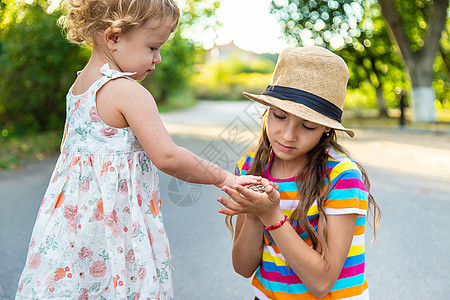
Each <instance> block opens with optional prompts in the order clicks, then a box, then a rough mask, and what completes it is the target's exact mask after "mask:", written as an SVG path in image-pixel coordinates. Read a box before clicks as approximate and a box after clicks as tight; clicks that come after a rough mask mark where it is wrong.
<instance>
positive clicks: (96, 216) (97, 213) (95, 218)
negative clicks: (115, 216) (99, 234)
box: [92, 209, 103, 221]
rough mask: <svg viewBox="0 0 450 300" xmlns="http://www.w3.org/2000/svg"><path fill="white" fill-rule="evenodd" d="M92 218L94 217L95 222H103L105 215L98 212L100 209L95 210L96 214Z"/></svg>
mask: <svg viewBox="0 0 450 300" xmlns="http://www.w3.org/2000/svg"><path fill="white" fill-rule="evenodd" d="M92 216H93V217H94V220H95V221H101V220H103V213H102V212H101V211H100V210H98V209H95V210H94V213H93V215H92Z"/></svg>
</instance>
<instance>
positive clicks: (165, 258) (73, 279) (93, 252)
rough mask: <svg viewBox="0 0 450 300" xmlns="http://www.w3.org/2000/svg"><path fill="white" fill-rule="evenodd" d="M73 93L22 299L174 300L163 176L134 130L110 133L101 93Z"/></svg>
mask: <svg viewBox="0 0 450 300" xmlns="http://www.w3.org/2000/svg"><path fill="white" fill-rule="evenodd" d="M101 73H102V74H103V75H104V76H103V77H102V78H100V79H99V80H97V81H96V82H95V83H93V84H92V86H91V87H90V88H89V89H88V90H87V91H86V92H84V93H83V94H81V95H74V94H73V93H72V88H70V90H69V93H68V95H67V111H66V113H67V119H66V129H65V138H64V139H63V142H62V145H61V155H60V156H59V158H58V161H57V163H56V167H55V169H54V171H53V174H52V177H51V181H50V183H49V186H48V188H47V191H46V193H45V196H44V199H43V201H42V204H41V207H40V209H39V213H38V216H37V220H36V224H35V226H34V229H33V234H32V237H31V242H30V245H29V250H28V256H27V260H26V263H25V268H24V270H23V272H22V275H21V278H20V280H19V287H18V290H17V295H16V299H151V300H153V299H172V298H173V287H172V275H171V268H172V267H171V262H170V254H169V242H168V239H167V235H166V232H165V230H164V226H163V220H162V215H161V203H160V194H159V188H158V175H157V169H156V167H155V166H154V165H153V164H152V162H151V161H150V160H149V158H148V156H147V154H146V153H145V152H144V150H143V148H142V146H141V144H140V143H139V141H138V140H137V139H136V137H135V135H134V134H133V132H132V130H131V128H114V127H111V126H108V125H106V124H105V123H104V122H103V121H102V120H101V119H100V117H99V115H98V113H97V108H96V93H97V91H98V90H99V89H100V88H101V87H102V86H103V85H104V84H105V83H107V82H109V81H110V80H113V79H115V78H119V77H126V78H128V79H130V80H133V79H131V78H129V77H127V76H128V75H132V74H130V73H122V72H118V71H115V70H111V69H110V68H109V66H108V64H105V65H104V66H103V67H102V68H101Z"/></svg>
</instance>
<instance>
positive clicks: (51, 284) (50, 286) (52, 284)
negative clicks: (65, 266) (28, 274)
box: [45, 274, 55, 292]
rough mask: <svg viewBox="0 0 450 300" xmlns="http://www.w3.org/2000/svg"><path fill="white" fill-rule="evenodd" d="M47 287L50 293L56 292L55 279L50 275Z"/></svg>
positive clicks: (46, 283) (46, 282)
mask: <svg viewBox="0 0 450 300" xmlns="http://www.w3.org/2000/svg"><path fill="white" fill-rule="evenodd" d="M45 286H46V287H47V288H48V290H49V291H50V292H54V291H55V277H54V276H53V275H52V274H50V275H49V276H48V277H47V279H46V280H45Z"/></svg>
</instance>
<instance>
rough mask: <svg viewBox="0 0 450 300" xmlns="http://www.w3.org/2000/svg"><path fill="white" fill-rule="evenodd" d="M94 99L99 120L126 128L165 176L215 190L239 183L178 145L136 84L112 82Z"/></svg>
mask: <svg viewBox="0 0 450 300" xmlns="http://www.w3.org/2000/svg"><path fill="white" fill-rule="evenodd" d="M97 99H98V104H97V105H98V106H99V114H100V116H101V118H102V119H103V120H104V121H105V122H107V124H108V125H111V126H116V127H119V126H117V124H120V125H121V127H126V126H129V127H130V128H131V129H132V130H133V132H134V134H135V135H136V137H137V139H138V140H139V142H140V143H141V144H142V146H143V147H144V150H145V152H146V153H147V155H148V156H149V158H150V160H151V161H152V162H153V163H154V164H155V166H156V167H157V168H158V169H160V170H161V171H163V172H164V173H167V174H169V175H171V176H174V177H177V178H179V179H181V180H184V181H189V182H192V183H202V184H214V185H216V186H218V187H221V186H223V185H224V184H227V183H230V182H235V181H236V180H238V179H237V178H238V177H237V176H235V175H233V174H231V173H230V172H227V171H225V170H223V169H222V168H221V167H219V166H217V165H216V164H214V163H211V162H208V161H206V160H204V159H202V158H200V157H198V156H196V155H195V154H193V153H192V152H190V151H189V150H187V149H185V148H183V147H179V146H177V145H176V144H175V143H174V142H173V140H172V138H171V137H170V135H169V133H168V132H167V130H166V128H165V127H164V125H163V123H162V121H161V118H160V116H159V112H158V108H157V106H156V103H155V100H154V99H153V97H152V95H151V94H150V93H149V92H148V91H147V90H146V89H145V88H144V87H142V86H141V85H140V84H139V83H137V82H133V81H131V80H128V79H124V78H118V79H115V80H113V81H111V82H110V83H108V84H106V85H105V86H104V87H103V88H102V89H101V90H100V91H99V94H98V96H97ZM102 103H104V104H102ZM106 103H107V104H106ZM101 104H102V107H103V109H102V110H101V109H100V105H101ZM108 120H110V122H108ZM244 180H245V179H244ZM249 183H250V182H249Z"/></svg>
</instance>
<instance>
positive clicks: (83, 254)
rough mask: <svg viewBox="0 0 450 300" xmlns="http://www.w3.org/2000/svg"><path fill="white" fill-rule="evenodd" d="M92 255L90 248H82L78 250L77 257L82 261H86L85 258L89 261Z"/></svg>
mask: <svg viewBox="0 0 450 300" xmlns="http://www.w3.org/2000/svg"><path fill="white" fill-rule="evenodd" d="M92 254H93V252H92V250H91V249H90V248H87V247H82V248H81V249H80V252H78V257H79V258H80V259H82V260H86V258H87V259H90V258H91V257H92Z"/></svg>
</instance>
